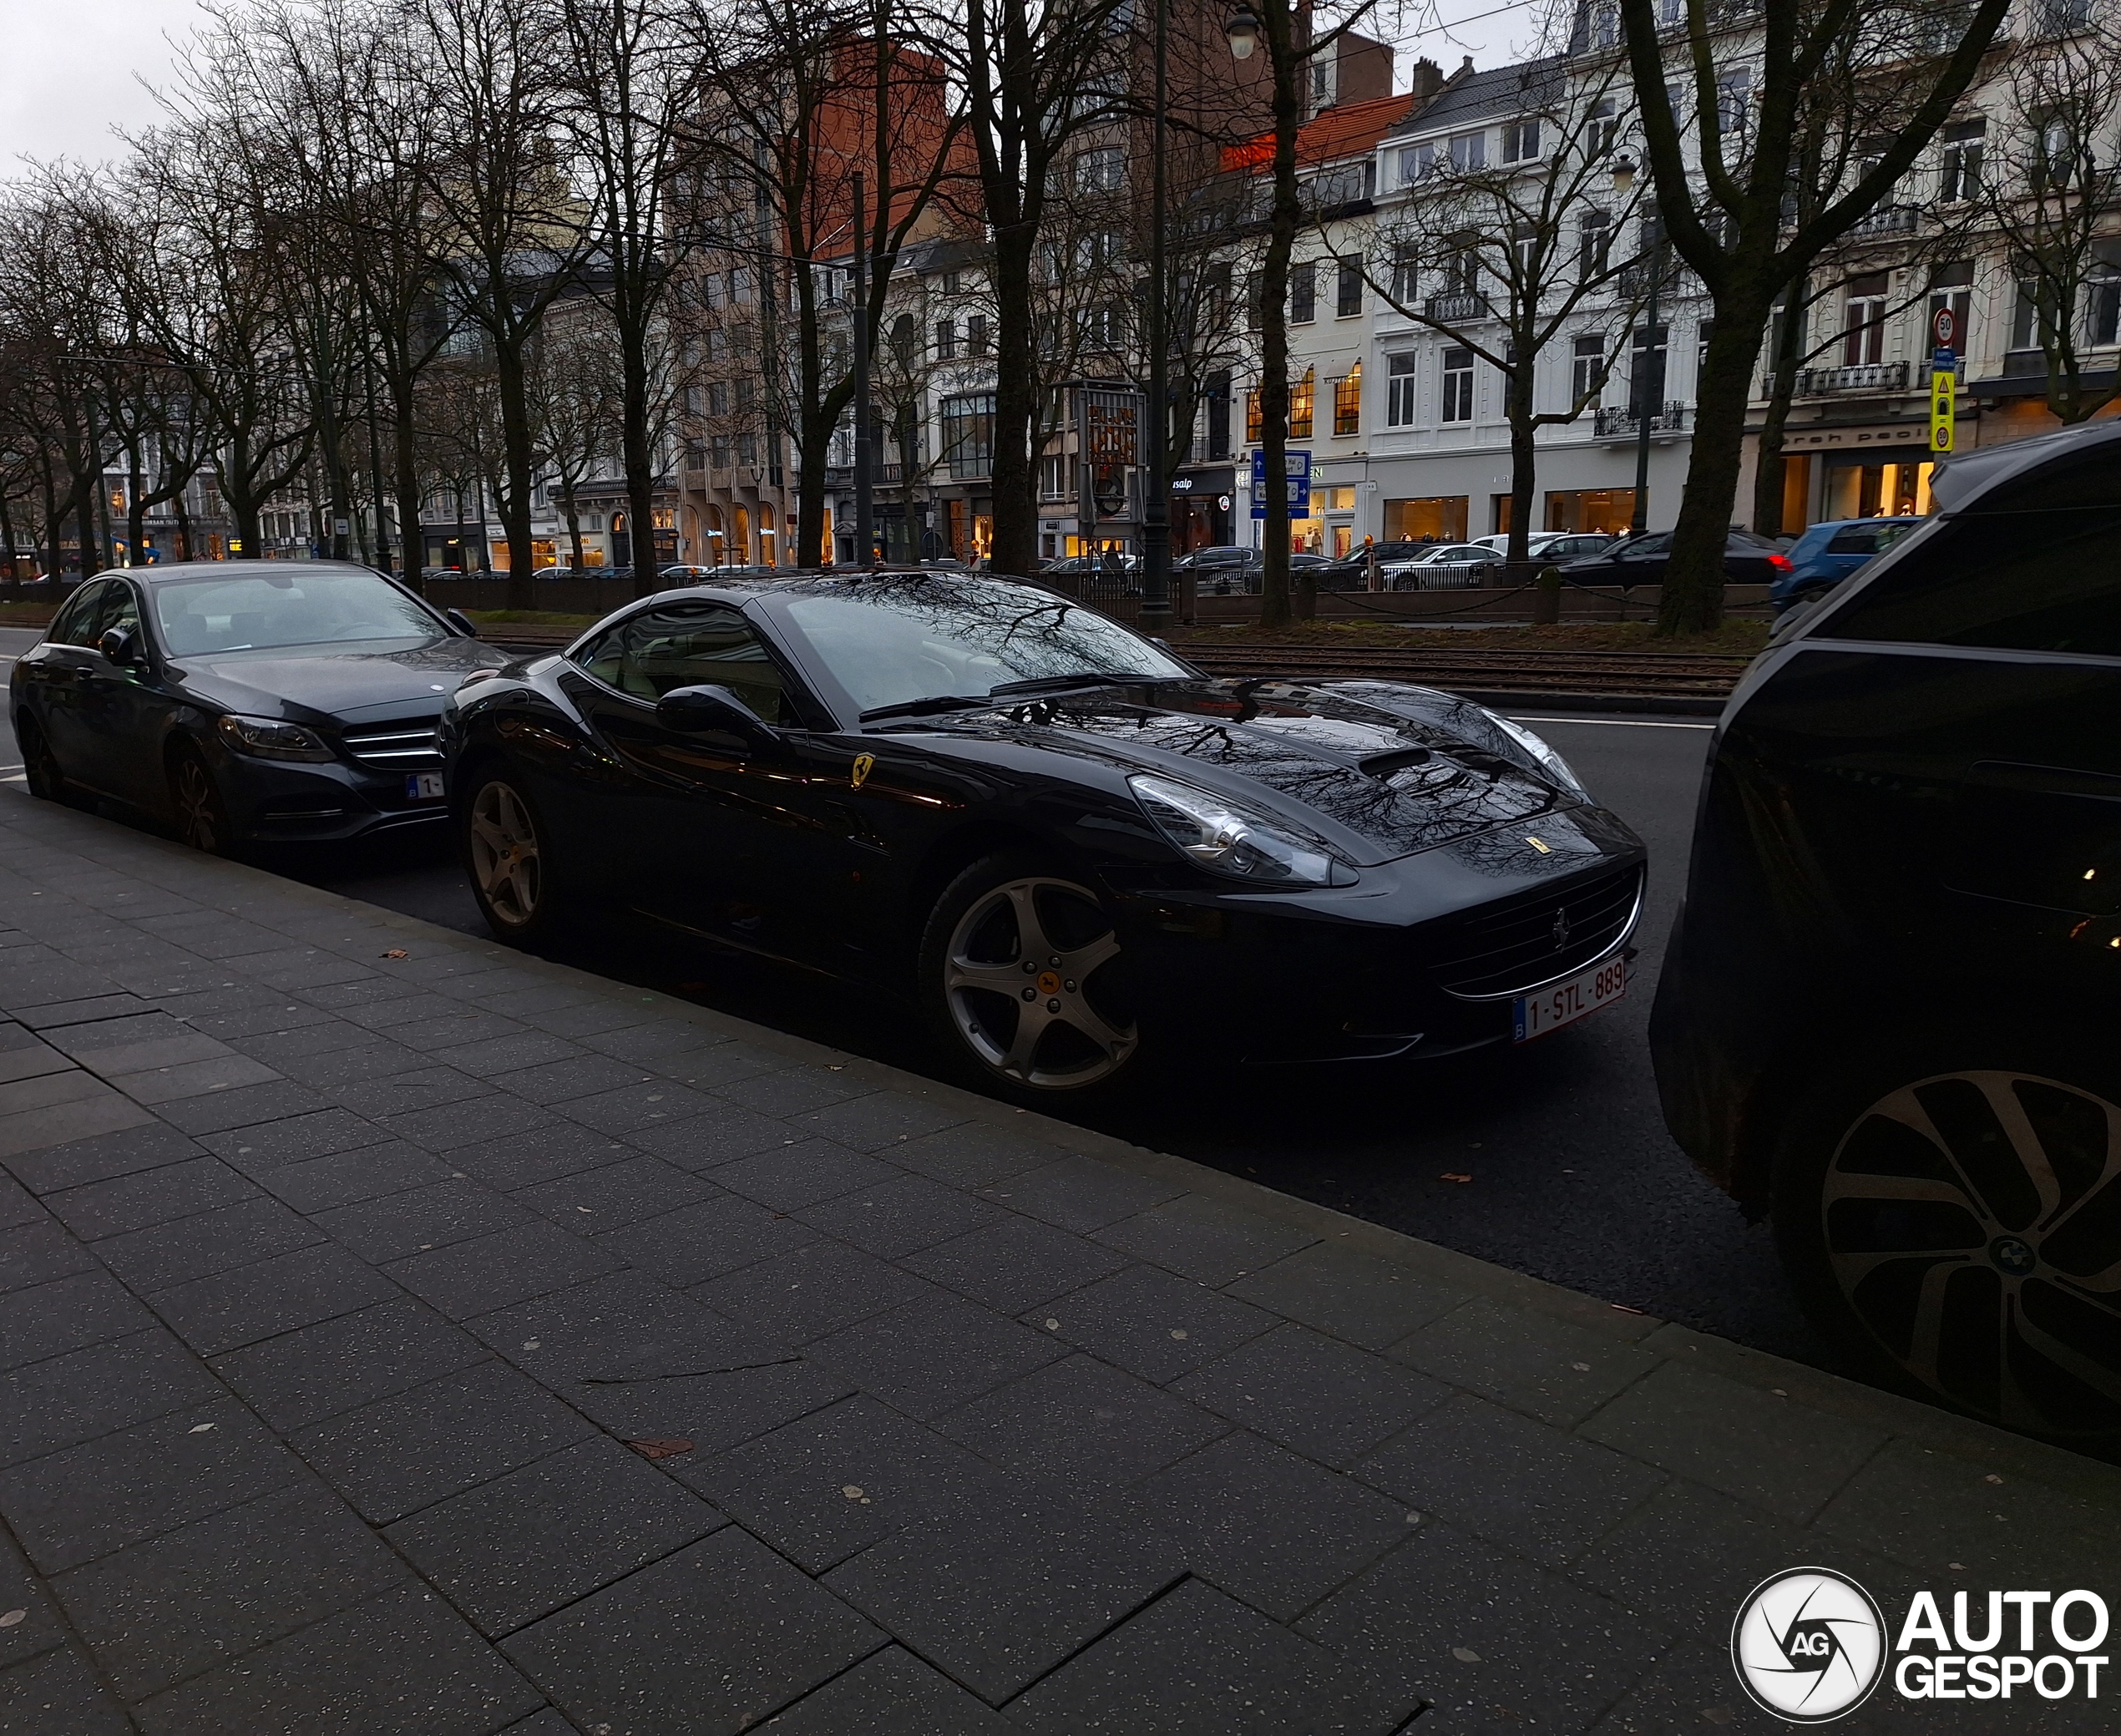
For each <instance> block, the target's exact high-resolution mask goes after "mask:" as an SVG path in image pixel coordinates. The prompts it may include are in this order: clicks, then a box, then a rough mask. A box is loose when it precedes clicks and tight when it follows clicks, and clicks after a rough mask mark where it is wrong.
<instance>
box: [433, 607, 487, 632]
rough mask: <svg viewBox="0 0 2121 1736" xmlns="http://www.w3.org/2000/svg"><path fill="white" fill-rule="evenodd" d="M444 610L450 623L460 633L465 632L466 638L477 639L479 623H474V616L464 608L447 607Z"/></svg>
mask: <svg viewBox="0 0 2121 1736" xmlns="http://www.w3.org/2000/svg"><path fill="white" fill-rule="evenodd" d="M442 612H443V615H447V616H448V620H449V625H451V626H453V627H454V628H455V629H456V630H458V632H459V633H461V634H463V635H464V637H465V638H467V639H476V638H478V625H477V624H476V623H474V622H473V620H472V618H471V617H470V616H469V615H466V614H465V613H464V612H463V610H461V609H445V610H443V611H442Z"/></svg>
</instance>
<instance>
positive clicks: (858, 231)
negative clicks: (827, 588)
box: [854, 170, 877, 567]
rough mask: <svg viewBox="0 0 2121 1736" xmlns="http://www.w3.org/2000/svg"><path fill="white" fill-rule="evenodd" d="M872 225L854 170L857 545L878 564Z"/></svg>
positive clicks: (867, 560) (864, 559) (866, 559)
mask: <svg viewBox="0 0 2121 1736" xmlns="http://www.w3.org/2000/svg"><path fill="white" fill-rule="evenodd" d="M868 248H869V225H868V205H867V203H866V202H865V201H864V200H863V180H862V172H861V170H855V172H854V546H855V548H856V549H858V550H859V551H860V554H859V557H858V558H859V560H860V563H861V564H862V565H863V566H865V567H873V566H874V565H875V564H877V545H876V498H875V493H874V478H873V475H872V473H871V465H870V459H869V272H868Z"/></svg>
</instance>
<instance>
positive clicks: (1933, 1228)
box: [1777, 1067, 2121, 1442]
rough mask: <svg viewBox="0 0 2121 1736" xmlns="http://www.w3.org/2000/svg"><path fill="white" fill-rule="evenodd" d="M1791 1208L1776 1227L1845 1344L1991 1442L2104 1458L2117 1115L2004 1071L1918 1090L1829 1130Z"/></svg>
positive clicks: (2118, 1259)
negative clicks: (1873, 1356)
mask: <svg viewBox="0 0 2121 1736" xmlns="http://www.w3.org/2000/svg"><path fill="white" fill-rule="evenodd" d="M1821 1144H1822V1146H1823V1147H1824V1146H1825V1144H1826V1142H1825V1141H1821ZM1784 1185H1785V1186H1786V1185H1787V1184H1786V1183H1785V1184H1784ZM1793 1191H1794V1190H1793ZM1804 1192H1805V1193H1806V1194H1808V1195H1809V1196H1810V1204H1809V1206H1807V1205H1806V1204H1805V1202H1804V1201H1803V1200H1802V1199H1801V1198H1797V1197H1785V1194H1784V1187H1779V1188H1778V1201H1777V1219H1778V1227H1779V1230H1780V1232H1781V1233H1782V1237H1783V1241H1784V1250H1785V1253H1790V1254H1792V1255H1794V1262H1793V1271H1794V1272H1795V1273H1796V1274H1797V1275H1798V1277H1799V1278H1800V1284H1802V1283H1805V1279H1806V1278H1807V1277H1808V1276H1809V1278H1810V1284H1809V1286H1808V1288H1809V1289H1810V1293H1811V1294H1812V1296H1813V1298H1814V1299H1815V1303H1816V1301H1817V1300H1818V1299H1820V1295H1821V1293H1822V1291H1824V1292H1825V1293H1826V1299H1827V1301H1828V1304H1829V1307H1830V1309H1831V1311H1832V1312H1834V1313H1838V1314H1839V1315H1840V1324H1841V1326H1842V1328H1843V1334H1842V1335H1843V1336H1844V1338H1845V1339H1847V1338H1848V1337H1849V1336H1850V1335H1851V1334H1853V1335H1855V1336H1856V1337H1858V1338H1860V1339H1861V1340H1863V1341H1866V1342H1867V1344H1868V1345H1869V1347H1870V1349H1873V1350H1874V1351H1875V1352H1876V1353H1877V1354H1879V1355H1881V1356H1882V1357H1883V1358H1884V1359H1886V1363H1887V1364H1889V1365H1890V1366H1891V1369H1892V1370H1893V1371H1894V1372H1896V1374H1898V1375H1899V1376H1900V1378H1901V1382H1902V1384H1908V1385H1910V1386H1911V1387H1913V1388H1915V1389H1920V1390H1921V1391H1923V1392H1925V1393H1926V1394H1928V1395H1929V1396H1931V1397H1932V1398H1934V1399H1942V1400H1944V1401H1946V1402H1947V1403H1950V1404H1955V1405H1956V1406H1958V1407H1959V1408H1961V1409H1962V1410H1968V1411H1971V1412H1972V1413H1974V1414H1975V1415H1978V1416H1982V1417H1984V1418H1987V1420H1990V1421H1992V1422H1994V1423H1997V1424H1999V1425H2002V1427H2005V1428H2008V1429H2015V1430H2022V1431H2025V1432H2028V1433H2032V1434H2037V1435H2047V1436H2049V1437H2051V1438H2054V1439H2061V1440H2075V1441H2078V1442H2085V1441H2107V1442H2121V1106H2116V1105H2115V1104H2114V1103H2113V1102H2111V1101H2108V1099H2107V1098H2106V1097H2105V1096H2101V1095H2099V1094H2098V1092H2097V1091H2094V1090H2093V1089H2091V1088H2089V1087H2088V1086H2084V1085H2082V1084H2076V1083H2064V1082H2062V1081H2058V1080H2055V1079H2053V1078H2050V1077H2047V1076H2043V1075H2041V1074H2037V1073H2034V1072H2031V1071H2021V1070H2015V1069H2012V1068H2007V1067H1999V1068H1988V1069H1978V1068H1977V1069H1967V1070H1960V1071H1951V1072H1940V1073H1936V1074H1932V1075H1930V1076H1924V1077H1918V1078H1916V1079H1915V1080H1914V1081H1912V1082H1911V1083H1908V1084H1906V1085H1902V1086H1897V1087H1895V1088H1893V1089H1890V1090H1887V1091H1884V1092H1882V1093H1881V1095H1879V1096H1876V1097H1875V1099H1873V1101H1870V1103H1869V1104H1868V1106H1865V1107H1863V1108H1860V1110H1858V1111H1856V1112H1855V1114H1854V1115H1853V1116H1845V1117H1844V1122H1843V1131H1842V1132H1841V1135H1840V1138H1839V1139H1838V1140H1835V1141H1832V1143H1831V1146H1830V1155H1829V1156H1827V1158H1826V1161H1825V1164H1824V1166H1823V1168H1822V1169H1820V1171H1819V1172H1818V1173H1817V1176H1816V1179H1815V1181H1813V1182H1810V1184H1809V1185H1808V1186H1805V1187H1804ZM1800 1214H1801V1215H1802V1216H1803V1217H1805V1218H1807V1219H1808V1220H1809V1221H1808V1222H1792V1221H1791V1220H1792V1218H1793V1217H1797V1216H1799V1215H1800Z"/></svg>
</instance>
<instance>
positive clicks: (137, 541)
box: [125, 442, 147, 567]
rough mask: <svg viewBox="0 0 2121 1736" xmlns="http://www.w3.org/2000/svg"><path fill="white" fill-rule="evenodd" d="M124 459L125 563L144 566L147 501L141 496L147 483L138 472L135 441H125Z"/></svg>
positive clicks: (138, 451)
mask: <svg viewBox="0 0 2121 1736" xmlns="http://www.w3.org/2000/svg"><path fill="white" fill-rule="evenodd" d="M125 461H126V462H125V564H127V565H128V566H135V567H144V566H145V565H146V564H147V551H146V550H145V549H144V548H143V547H142V546H141V545H142V544H144V543H145V542H146V541H147V502H146V501H145V500H144V499H142V498H141V497H142V496H143V495H144V494H145V493H147V483H146V479H145V478H144V477H142V476H141V474H140V449H139V446H138V445H137V444H136V443H132V442H128V443H126V447H125Z"/></svg>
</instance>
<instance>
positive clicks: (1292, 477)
mask: <svg viewBox="0 0 2121 1736" xmlns="http://www.w3.org/2000/svg"><path fill="white" fill-rule="evenodd" d="M1285 458H1286V466H1287V469H1286V473H1287V475H1288V515H1289V517H1290V518H1292V519H1308V518H1309V517H1310V516H1311V454H1310V453H1309V452H1303V451H1298V449H1297V448H1294V447H1291V448H1288V450H1287V452H1286V454H1285ZM1252 516H1253V518H1255V519H1263V518H1265V517H1266V516H1267V454H1266V453H1264V452H1263V451H1258V450H1255V451H1254V452H1253V455H1252Z"/></svg>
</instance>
